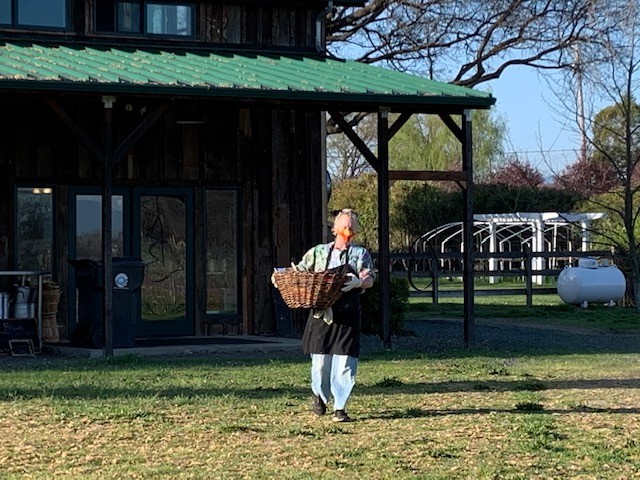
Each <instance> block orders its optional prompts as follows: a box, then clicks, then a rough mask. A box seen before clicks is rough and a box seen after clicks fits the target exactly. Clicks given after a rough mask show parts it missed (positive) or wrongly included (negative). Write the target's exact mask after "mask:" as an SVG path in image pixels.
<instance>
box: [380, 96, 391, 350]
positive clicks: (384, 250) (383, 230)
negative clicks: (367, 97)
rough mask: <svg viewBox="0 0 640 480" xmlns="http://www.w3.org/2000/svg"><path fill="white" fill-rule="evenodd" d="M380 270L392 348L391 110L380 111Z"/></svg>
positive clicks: (385, 332)
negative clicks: (390, 245) (390, 256)
mask: <svg viewBox="0 0 640 480" xmlns="http://www.w3.org/2000/svg"><path fill="white" fill-rule="evenodd" d="M378 167H379V168H378V274H379V276H380V312H381V322H382V341H383V343H384V347H385V348H386V349H390V348H391V278H390V268H389V111H388V110H386V109H382V108H381V109H380V111H379V112H378Z"/></svg>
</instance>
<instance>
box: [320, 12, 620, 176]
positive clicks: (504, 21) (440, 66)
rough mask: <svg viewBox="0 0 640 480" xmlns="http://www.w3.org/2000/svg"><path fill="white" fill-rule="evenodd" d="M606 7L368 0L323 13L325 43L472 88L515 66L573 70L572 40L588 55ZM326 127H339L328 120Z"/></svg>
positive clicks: (341, 52) (354, 121) (354, 120)
mask: <svg viewBox="0 0 640 480" xmlns="http://www.w3.org/2000/svg"><path fill="white" fill-rule="evenodd" d="M608 5H609V1H608V0H542V1H541V0H464V1H463V0H369V1H368V2H367V3H366V5H365V6H363V7H350V8H342V9H336V10H334V12H332V13H331V14H329V16H328V19H327V45H328V50H329V52H331V53H333V54H335V55H337V56H339V57H343V58H350V59H354V60H357V61H361V62H364V63H376V64H381V65H384V66H386V67H389V68H392V69H396V70H400V71H406V72H410V73H415V74H419V75H422V76H425V77H428V78H431V79H434V80H438V81H445V82H450V83H454V84H458V85H464V86H467V87H474V86H477V85H481V84H486V83H487V82H490V81H491V80H494V79H497V78H499V77H500V75H502V73H503V72H504V71H505V69H507V68H509V67H512V66H516V65H525V66H530V67H532V68H537V69H543V70H547V69H552V70H558V69H565V68H573V67H575V52H576V47H575V46H576V45H580V46H581V49H582V50H583V51H585V52H587V51H588V52H589V53H590V54H591V55H592V56H593V55H595V54H596V53H597V52H600V51H601V49H598V48H591V46H592V45H598V44H599V41H600V35H601V33H602V31H603V26H602V22H601V19H600V18H599V17H600V16H605V17H606V11H605V10H606V9H607V8H608ZM594 12H598V14H597V15H596V14H595V13H594ZM363 117H364V115H363V114H361V113H355V114H350V115H349V116H348V118H347V121H348V123H349V124H350V125H351V126H355V125H358V124H359V123H360V122H361V121H362V119H363ZM327 132H328V133H329V134H333V133H339V132H340V129H339V128H338V127H337V126H336V125H335V124H334V123H333V121H331V120H329V122H328V124H327ZM343 160H348V159H347V157H345V158H343ZM360 160H361V159H360ZM351 170H352V171H354V172H356V171H359V170H360V168H359V166H354V167H353V168H351Z"/></svg>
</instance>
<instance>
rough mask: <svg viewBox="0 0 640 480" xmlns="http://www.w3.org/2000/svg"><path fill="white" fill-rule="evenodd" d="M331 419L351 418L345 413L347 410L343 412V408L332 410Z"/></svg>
mask: <svg viewBox="0 0 640 480" xmlns="http://www.w3.org/2000/svg"><path fill="white" fill-rule="evenodd" d="M332 420H333V421H334V422H350V421H351V419H350V418H349V415H347V412H345V411H344V410H336V411H335V412H333V418H332Z"/></svg>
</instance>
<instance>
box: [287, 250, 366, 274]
mask: <svg viewBox="0 0 640 480" xmlns="http://www.w3.org/2000/svg"><path fill="white" fill-rule="evenodd" d="M332 246H333V242H331V243H321V244H319V245H316V246H315V247H313V248H312V249H310V250H309V251H308V252H307V253H305V254H304V256H303V257H302V260H301V261H300V263H299V264H298V265H296V268H298V270H304V271H313V272H323V271H325V270H326V269H327V259H328V258H329V252H330V251H331V247H332ZM347 262H348V263H349V265H351V267H352V268H353V269H354V270H355V271H356V272H358V274H360V273H362V272H363V271H365V272H367V273H368V274H369V276H371V277H372V278H374V279H375V274H374V273H373V261H372V260H371V255H370V254H369V252H368V251H367V249H366V248H364V247H361V246H360V245H353V244H350V245H349V258H348V259H347Z"/></svg>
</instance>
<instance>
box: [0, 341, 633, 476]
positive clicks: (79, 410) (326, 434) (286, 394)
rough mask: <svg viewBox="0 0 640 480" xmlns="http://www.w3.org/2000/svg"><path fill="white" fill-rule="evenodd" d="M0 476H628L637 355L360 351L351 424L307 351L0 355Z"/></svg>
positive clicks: (631, 456) (630, 474)
mask: <svg viewBox="0 0 640 480" xmlns="http://www.w3.org/2000/svg"><path fill="white" fill-rule="evenodd" d="M0 365H1V370H0V431H1V432H2V435H1V436H0V478H2V479H13V478H15V479H24V478H35V479H46V478H56V479H57V478H70V479H71V478H73V479H78V478H100V479H104V478H113V479H116V478H117V479H121V478H142V479H155V478H158V479H159V478H171V479H174V478H175V479H182V478H184V479H186V478H193V479H354V478H357V479H361V478H362V479H415V478H419V479H452V478H455V479H457V478H463V479H498V478H499V479H558V478H580V479H623V478H628V479H631V478H639V476H640V407H639V406H638V399H639V398H640V355H636V354H615V355H614V354H606V355H604V354H603V355H597V354H594V355H577V354H569V353H567V354H564V355H558V354H551V353H549V354H546V355H545V354H544V352H536V355H535V356H514V354H513V353H510V354H505V353H501V352H487V351H482V352H474V351H467V350H460V351H449V352H446V353H440V354H438V355H436V356H428V355H418V354H416V353H412V352H402V351H396V352H381V353H378V354H372V355H369V356H367V357H364V358H362V361H361V364H360V372H359V377H358V384H357V386H356V389H355V392H354V395H353V397H352V400H351V402H350V404H349V409H348V410H349V413H350V414H351V415H352V417H353V418H354V421H353V422H352V423H349V424H334V423H332V422H331V419H330V417H329V416H325V417H321V418H317V417H314V416H313V415H312V414H311V412H310V394H309V387H308V376H309V362H308V360H307V358H305V357H303V356H302V355H300V356H294V357H292V358H280V359H264V360H255V359H254V360H246V361H243V360H241V359H238V360H234V361H230V360H220V359H215V358H195V357H190V358H182V359H169V358H158V359H142V358H136V357H124V358H116V359H112V360H110V361H106V360H72V359H60V358H57V359H51V358H46V357H38V358H35V359H30V358H11V357H3V358H0Z"/></svg>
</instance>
